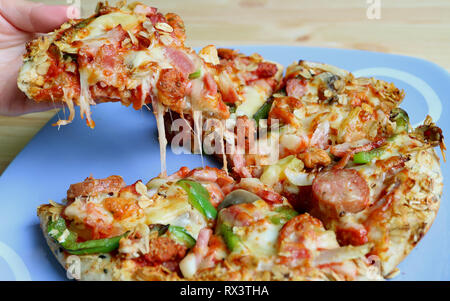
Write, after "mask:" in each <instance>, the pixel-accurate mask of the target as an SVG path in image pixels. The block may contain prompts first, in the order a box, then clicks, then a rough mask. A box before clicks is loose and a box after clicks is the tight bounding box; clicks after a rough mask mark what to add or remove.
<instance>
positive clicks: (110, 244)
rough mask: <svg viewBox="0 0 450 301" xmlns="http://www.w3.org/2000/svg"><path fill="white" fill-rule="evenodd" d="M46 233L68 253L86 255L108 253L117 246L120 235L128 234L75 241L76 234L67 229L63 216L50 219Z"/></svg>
mask: <svg viewBox="0 0 450 301" xmlns="http://www.w3.org/2000/svg"><path fill="white" fill-rule="evenodd" d="M47 233H48V235H49V236H50V237H51V238H53V239H54V240H56V241H57V242H58V243H59V245H60V246H61V247H62V248H63V249H64V250H66V251H67V252H68V253H70V254H74V255H86V254H95V253H109V252H111V251H114V250H115V249H117V248H119V242H120V239H122V237H124V236H126V235H127V234H128V232H127V233H125V234H122V235H119V236H115V237H111V238H103V239H95V240H88V241H85V242H77V237H78V235H77V234H76V233H75V232H73V231H70V230H69V229H67V227H66V221H65V220H64V219H63V218H61V217H60V218H58V219H57V220H56V221H50V222H49V223H48V226H47ZM64 233H68V234H66V235H67V236H66V237H65V238H64V240H63V241H61V242H60V241H59V239H61V237H62V236H63V235H64Z"/></svg>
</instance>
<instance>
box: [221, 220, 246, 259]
mask: <svg viewBox="0 0 450 301" xmlns="http://www.w3.org/2000/svg"><path fill="white" fill-rule="evenodd" d="M219 233H220V234H221V235H222V237H223V239H224V240H225V244H226V245H227V248H228V249H229V250H230V251H231V252H235V251H239V250H241V249H242V242H241V239H240V238H239V236H237V235H236V234H234V233H233V227H231V226H230V225H228V224H225V223H222V224H220V226H219Z"/></svg>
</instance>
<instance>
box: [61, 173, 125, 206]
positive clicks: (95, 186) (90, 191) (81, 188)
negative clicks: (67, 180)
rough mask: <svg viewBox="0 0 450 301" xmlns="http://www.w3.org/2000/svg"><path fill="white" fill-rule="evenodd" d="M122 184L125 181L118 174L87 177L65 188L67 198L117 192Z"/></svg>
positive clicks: (123, 184)
mask: <svg viewBox="0 0 450 301" xmlns="http://www.w3.org/2000/svg"><path fill="white" fill-rule="evenodd" d="M124 186H125V182H124V181H123V179H122V177H120V176H110V177H107V178H106V179H94V178H92V177H88V178H86V179H85V180H84V181H83V182H81V183H75V184H72V185H70V187H69V190H67V199H68V200H70V199H75V198H76V197H80V196H94V195H97V194H100V193H117V192H119V191H120V189H121V188H122V187H124Z"/></svg>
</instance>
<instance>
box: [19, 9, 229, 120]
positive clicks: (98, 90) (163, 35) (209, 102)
mask: <svg viewBox="0 0 450 301" xmlns="http://www.w3.org/2000/svg"><path fill="white" fill-rule="evenodd" d="M184 40H185V30H184V23H183V21H182V20H181V18H180V17H179V16H178V15H176V14H173V13H168V14H166V15H162V14H161V13H159V12H158V11H157V9H156V8H153V7H148V6H146V5H143V4H140V3H137V2H136V3H133V4H130V5H128V6H121V5H119V6H118V7H111V6H107V5H105V4H103V3H99V5H98V6H97V9H96V13H95V14H94V15H93V16H91V17H89V18H86V19H80V20H70V21H69V22H67V23H65V24H63V25H62V26H61V28H60V29H57V30H56V31H54V32H52V33H50V34H47V35H44V36H42V37H40V38H38V39H36V40H34V41H32V42H30V43H29V44H28V45H27V53H26V54H25V57H24V65H23V67H22V68H21V71H20V74H19V78H18V86H19V88H20V89H21V90H22V91H23V92H24V93H25V94H26V95H27V96H28V97H29V98H30V99H33V100H34V101H36V102H62V103H64V104H66V105H67V107H68V109H69V112H70V114H69V117H68V119H67V120H60V121H58V122H57V123H56V124H57V125H65V124H67V123H69V122H71V121H72V120H73V118H74V105H79V106H80V111H81V112H80V113H81V116H82V117H83V116H86V120H87V124H88V125H89V126H90V127H94V125H95V123H94V122H93V120H92V118H91V112H90V106H91V105H95V104H97V103H100V102H117V101H120V102H121V103H123V104H124V105H127V106H128V105H131V104H132V105H133V107H134V108H135V109H140V108H142V106H144V105H147V104H153V105H154V108H153V110H154V112H155V113H156V114H159V115H162V114H163V113H164V112H165V111H167V110H168V109H170V110H172V111H174V112H178V113H179V114H182V115H183V114H192V112H193V111H199V112H201V113H203V114H205V115H207V116H210V117H215V118H219V119H224V118H227V117H228V116H229V111H228V108H227V106H226V105H225V104H224V102H223V100H222V98H221V94H220V93H219V92H218V91H217V84H216V82H215V80H214V74H215V73H214V72H215V70H214V68H212V67H211V64H209V63H207V62H205V61H204V60H203V59H202V58H201V57H200V56H199V55H198V54H197V53H195V51H193V50H192V49H190V48H188V47H185V46H184ZM161 118H162V117H160V119H161Z"/></svg>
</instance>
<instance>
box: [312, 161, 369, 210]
mask: <svg viewBox="0 0 450 301" xmlns="http://www.w3.org/2000/svg"><path fill="white" fill-rule="evenodd" d="M312 190H313V196H314V199H315V200H316V202H317V205H318V207H319V210H320V211H322V213H324V214H327V215H335V214H337V215H338V216H339V215H342V214H344V213H346V212H349V213H357V212H360V211H362V210H364V209H365V208H366V207H367V205H368V202H369V194H370V191H369V186H368V185H367V182H366V180H365V179H364V178H363V177H362V176H361V175H360V174H359V172H358V171H357V170H354V169H338V170H329V171H325V172H321V173H319V174H318V175H317V176H316V178H315V179H314V181H313V185H312Z"/></svg>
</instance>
